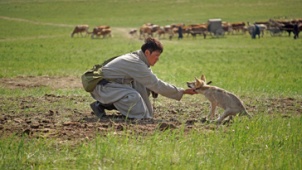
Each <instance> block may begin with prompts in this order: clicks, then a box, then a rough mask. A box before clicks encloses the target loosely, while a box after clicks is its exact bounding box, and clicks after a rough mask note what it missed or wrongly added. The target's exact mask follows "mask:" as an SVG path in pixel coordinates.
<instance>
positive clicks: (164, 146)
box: [0, 0, 302, 169]
mask: <svg viewBox="0 0 302 170" xmlns="http://www.w3.org/2000/svg"><path fill="white" fill-rule="evenodd" d="M301 9H302V1H298V0H288V1H282V0H266V1H258V0H250V1H242V0H228V1H223V3H222V1H218V0H204V1H198V0H191V1H190V0H177V1H176V0H175V1H164V2H163V1H159V0H154V1H147V0H127V1H116V0H102V1H91V0H88V1H81V0H77V1H69V0H51V1H50V0H32V1H29V0H23V1H17V0H16V1H15V0H13V1H12V0H1V1H0V24H1V28H2V31H1V32H0V51H1V53H0V65H1V67H0V96H1V97H0V100H1V104H0V116H1V117H0V131H1V133H0V158H1V159H0V169H302V154H301V153H302V142H301V140H302V136H301V135H299V134H301V132H300V129H301V128H302V123H301V122H302V120H301V112H302V108H301V105H302V86H301V84H302V56H301V50H302V41H301V38H300V39H297V40H294V39H293V37H292V36H291V37H288V36H287V35H286V34H284V35H282V36H277V37H272V36H270V35H269V33H266V34H265V35H264V37H263V38H260V39H251V37H250V36H249V35H248V34H246V35H225V37H223V38H211V37H207V38H206V39H203V38H202V37H197V38H196V39H194V38H192V37H184V39H183V40H177V39H176V38H174V39H173V40H171V41H170V40H168V39H166V38H165V39H161V41H162V43H163V44H164V53H163V54H162V55H161V58H160V61H159V62H158V63H157V64H156V66H154V67H153V68H152V70H153V72H154V73H155V74H156V75H157V76H158V77H159V78H161V79H162V80H164V81H167V82H169V83H172V84H175V85H177V86H179V87H183V88H185V87H186V84H185V82H186V81H190V80H193V79H194V77H198V76H200V75H201V74H205V75H206V76H207V79H208V80H211V81H213V84H214V85H215V86H219V87H222V88H224V89H227V90H228V91H231V92H234V93H235V94H237V95H238V96H240V97H241V98H242V99H243V101H244V102H245V104H246V105H247V107H248V111H249V112H251V114H253V115H254V117H253V119H251V120H247V119H246V118H237V117H236V118H235V120H234V122H233V123H231V124H228V125H221V126H216V125H213V124H203V123H201V122H199V121H197V122H196V123H195V124H194V125H192V126H188V125H187V124H188V122H189V121H191V120H192V119H193V118H194V120H195V119H196V120H200V119H201V117H204V116H205V115H206V114H207V112H208V109H209V108H208V104H207V102H206V101H205V99H204V98H203V97H201V96H199V95H194V96H185V97H184V98H183V99H182V101H181V102H176V101H173V100H169V99H166V98H164V97H161V96H160V97H159V99H158V100H157V101H156V107H157V110H156V111H157V112H156V114H157V116H156V117H155V118H156V119H163V121H165V120H166V121H169V119H170V118H171V119H172V118H174V119H177V120H178V122H180V123H179V124H177V128H175V129H173V128H172V129H168V130H164V131H162V130H160V128H159V125H158V126H157V125H156V126H155V129H152V130H151V131H150V132H148V133H147V131H148V127H149V124H146V125H145V126H142V125H141V124H139V123H138V124H135V123H133V124H127V123H126V125H124V124H123V127H124V128H123V130H121V131H117V130H116V129H115V128H114V127H116V126H117V125H113V126H109V128H108V129H107V130H106V132H105V133H104V132H103V131H102V133H99V131H100V128H103V127H100V125H99V124H93V127H92V128H90V129H92V132H91V133H90V134H94V135H92V136H89V137H86V138H85V137H84V138H82V137H81V134H78V136H76V133H77V132H78V130H79V129H71V130H70V132H69V133H74V134H75V135H74V136H75V138H64V137H56V138H52V137H48V136H50V133H45V134H41V135H38V137H37V136H34V135H33V136H31V135H20V133H18V131H17V130H16V129H19V130H20V129H21V130H23V131H24V130H26V129H27V127H26V126H23V125H22V126H17V125H16V124H15V123H16V122H18V121H23V122H28V119H29V118H30V117H34V118H36V116H42V117H47V114H49V113H50V112H52V111H55V112H58V113H61V117H56V119H55V120H54V124H53V126H55V127H60V126H62V124H64V122H67V121H70V117H71V116H70V115H74V116H75V117H77V118H78V119H80V118H81V117H85V116H87V115H89V113H90V109H89V103H90V102H92V99H91V97H90V95H89V94H87V93H86V92H85V91H84V90H83V89H82V88H81V87H80V86H77V85H76V86H72V85H71V84H69V83H70V82H69V81H67V80H66V81H63V84H64V83H65V84H64V86H63V87H62V88H61V86H59V85H58V84H56V85H53V86H55V88H53V87H49V86H44V85H43V86H35V84H34V83H35V81H36V82H38V80H39V79H42V78H43V77H47V78H55V80H57V79H58V77H59V78H62V77H63V78H64V77H66V78H73V79H75V80H76V81H80V76H81V74H82V73H83V72H84V71H85V70H86V69H88V68H90V67H91V66H92V65H94V64H96V63H101V62H102V61H103V60H104V59H106V58H109V57H112V56H116V55H119V54H123V53H127V52H131V51H134V50H137V49H139V48H140V46H141V44H142V42H143V41H142V40H140V39H138V37H130V36H129V35H128V31H129V30H130V29H132V28H138V27H139V26H141V25H142V24H144V23H147V22H151V23H155V24H159V25H167V24H172V23H185V24H193V23H204V22H207V20H208V19H210V18H221V19H222V20H223V21H228V22H237V21H244V22H248V21H249V22H254V21H267V20H268V19H270V18H285V19H292V18H302V16H301V15H302V13H301V12H300V11H301ZM77 24H88V25H90V29H91V28H92V27H94V26H97V25H110V26H111V27H112V31H113V37H111V38H105V39H91V38H90V37H85V38H82V37H80V36H75V37H74V38H70V33H71V32H72V30H73V28H74V26H75V25H77ZM31 77H34V79H33V82H28V83H32V84H33V85H32V84H30V85H27V86H26V87H25V88H23V86H22V85H23V83H24V82H25V81H26V80H29V81H31V80H32V79H29V78H31ZM43 80H44V79H42V81H43ZM45 80H46V79H45ZM40 83H42V82H40ZM78 84H80V82H78ZM10 85H11V86H13V85H14V88H12V87H10ZM53 96H55V97H53ZM51 97H53V98H55V99H53V98H51ZM50 99H51V101H50ZM46 113H47V114H46ZM19 116H24V117H25V118H24V119H23V117H22V120H20V118H19ZM16 118H19V119H16ZM43 120H44V119H42V121H41V122H42V123H43ZM161 121H162V120H161ZM41 122H40V123H41ZM110 122H112V121H110ZM113 122H115V121H113ZM80 123H81V124H80V127H84V124H83V123H82V122H80ZM107 123H108V122H107ZM90 125H91V124H89V123H87V126H88V127H89V126H90ZM106 125H107V124H106ZM85 126H86V124H85ZM111 127H112V128H111ZM44 128H52V127H44ZM53 129H55V128H53ZM133 129H135V130H133ZM137 129H139V130H140V131H139V132H141V131H143V132H142V133H137V132H138V131H136V130H137ZM8 131H9V132H10V133H7V132H8ZM41 133H42V132H41ZM43 133H44V132H43ZM64 133H67V132H64Z"/></svg>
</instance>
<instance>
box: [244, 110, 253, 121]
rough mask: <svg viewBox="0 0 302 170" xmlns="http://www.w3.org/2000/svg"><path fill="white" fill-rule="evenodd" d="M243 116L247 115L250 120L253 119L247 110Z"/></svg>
mask: <svg viewBox="0 0 302 170" xmlns="http://www.w3.org/2000/svg"><path fill="white" fill-rule="evenodd" d="M243 115H246V116H247V117H248V118H250V119H251V118H252V116H251V115H250V114H249V112H247V110H246V109H245V108H244V112H243Z"/></svg>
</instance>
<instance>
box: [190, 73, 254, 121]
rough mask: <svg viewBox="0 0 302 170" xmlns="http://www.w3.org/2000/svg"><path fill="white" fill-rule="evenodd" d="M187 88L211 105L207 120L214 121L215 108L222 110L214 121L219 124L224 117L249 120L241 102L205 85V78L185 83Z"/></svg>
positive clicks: (223, 91)
mask: <svg viewBox="0 0 302 170" xmlns="http://www.w3.org/2000/svg"><path fill="white" fill-rule="evenodd" d="M187 85H188V87H189V88H193V89H195V91H196V92H197V93H199V94H203V95H204V96H205V97H206V98H207V99H208V100H209V101H210V103H211V110H210V113H209V115H208V119H214V116H215V111H216V107H217V106H218V107H221V108H222V109H224V112H223V114H222V115H221V116H220V117H219V118H218V119H217V120H216V122H217V123H218V124H220V123H221V122H222V121H223V120H224V119H225V118H226V117H229V116H233V115H236V114H238V113H239V114H244V115H247V116H248V117H249V118H251V115H250V114H249V113H248V112H247V111H246V109H245V107H244V106H243V103H242V101H241V100H240V99H239V98H238V97H237V96H235V95H234V94H232V93H230V92H228V91H226V90H224V89H221V88H219V87H216V86H210V85H208V84H207V83H206V77H205V76H204V75H202V76H201V78H200V79H197V78H195V81H194V82H187Z"/></svg>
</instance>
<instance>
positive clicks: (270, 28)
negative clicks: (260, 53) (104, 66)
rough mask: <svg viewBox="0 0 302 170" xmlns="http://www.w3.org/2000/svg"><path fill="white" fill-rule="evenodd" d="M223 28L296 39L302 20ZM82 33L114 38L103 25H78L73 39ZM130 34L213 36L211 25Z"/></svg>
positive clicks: (151, 26) (143, 28)
mask: <svg viewBox="0 0 302 170" xmlns="http://www.w3.org/2000/svg"><path fill="white" fill-rule="evenodd" d="M221 28H222V30H223V35H225V34H228V35H233V34H245V33H246V32H248V33H249V34H250V35H251V36H252V38H256V36H258V38H260V36H261V37H263V36H264V33H265V32H268V33H269V34H270V35H271V36H278V35H282V34H283V33H284V32H285V33H287V34H288V36H291V33H293V34H294V38H295V39H296V38H298V37H299V32H300V31H301V30H302V19H292V20H273V19H269V20H268V21H261V22H254V23H253V24H250V23H249V22H247V23H245V22H221ZM82 33H84V34H85V36H87V35H91V38H97V37H102V38H105V37H112V35H111V28H110V26H107V25H101V26H97V27H94V28H93V30H92V31H91V32H90V31H89V26H88V25H77V26H75V28H74V30H73V32H72V33H71V37H74V35H75V34H80V35H81V36H83V35H82ZM129 34H130V35H131V36H133V37H137V36H138V37H139V39H145V38H146V37H158V39H162V38H166V37H167V36H168V38H169V39H170V40H171V39H172V38H173V37H174V36H175V35H177V36H179V34H184V35H186V36H187V37H189V36H192V37H193V38H196V36H197V35H201V36H203V38H206V36H207V35H212V33H211V31H209V23H202V24H190V25H185V24H183V23H180V24H171V25H166V26H160V25H157V24H152V23H146V24H143V25H142V26H140V27H139V28H138V29H132V30H129Z"/></svg>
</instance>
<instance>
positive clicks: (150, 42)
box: [90, 38, 196, 119]
mask: <svg viewBox="0 0 302 170" xmlns="http://www.w3.org/2000/svg"><path fill="white" fill-rule="evenodd" d="M162 52H163V46H162V44H161V43H160V42H159V41H158V40H156V39H154V38H147V39H146V40H145V43H144V44H143V45H142V46H141V49H140V50H138V51H135V52H132V53H128V54H125V55H122V56H119V57H117V58H115V59H113V60H112V61H110V62H109V63H107V64H106V65H104V66H103V68H102V73H103V77H104V79H103V80H101V81H100V82H99V83H98V84H97V86H96V87H95V89H94V90H93V91H92V92H91V96H92V97H93V98H94V99H95V100H96V102H93V103H91V104H90V106H91V108H92V110H93V112H94V113H95V115H97V116H98V117H99V118H101V117H102V116H104V115H106V113H105V109H107V110H112V109H116V110H118V111H120V113H121V114H123V115H124V116H126V117H128V118H134V119H142V118H153V109H152V105H151V102H150V100H149V95H150V92H151V91H153V92H155V93H158V94H161V95H162V96H165V97H168V98H171V99H175V100H181V98H182V97H183V95H184V94H190V95H192V94H196V92H195V91H194V90H193V89H191V88H189V89H182V88H178V87H176V86H174V85H171V84H169V83H166V82H164V81H162V80H160V79H159V78H158V77H156V75H155V74H153V72H152V70H151V66H154V65H155V64H156V62H157V61H158V60H159V57H160V55H161V53H162Z"/></svg>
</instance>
